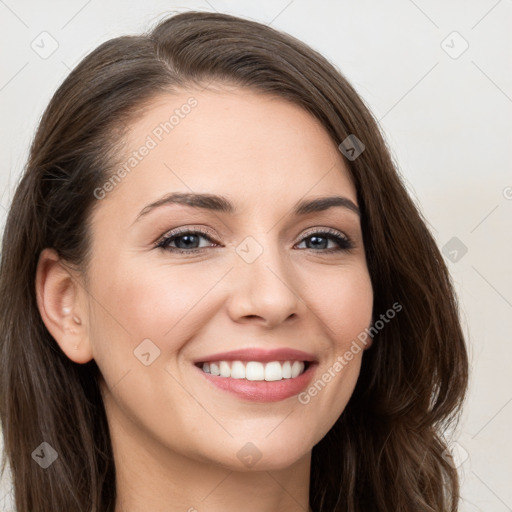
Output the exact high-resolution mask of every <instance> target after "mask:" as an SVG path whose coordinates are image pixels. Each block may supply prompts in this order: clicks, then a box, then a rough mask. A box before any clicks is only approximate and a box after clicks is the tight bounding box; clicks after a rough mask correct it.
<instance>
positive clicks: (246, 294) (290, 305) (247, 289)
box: [227, 242, 302, 328]
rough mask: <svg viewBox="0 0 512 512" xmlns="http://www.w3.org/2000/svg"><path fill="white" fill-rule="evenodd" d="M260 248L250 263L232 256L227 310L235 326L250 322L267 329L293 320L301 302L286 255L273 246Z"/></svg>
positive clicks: (295, 280) (236, 255) (238, 256)
mask: <svg viewBox="0 0 512 512" xmlns="http://www.w3.org/2000/svg"><path fill="white" fill-rule="evenodd" d="M262 248H263V252H262V253H261V254H260V255H259V256H258V257H257V258H256V259H255V260H254V261H252V262H251V263H249V262H248V261H247V260H245V259H244V258H243V257H242V256H240V255H239V254H235V255H234V260H235V264H234V267H235V268H234V269H233V271H232V272H230V289H229V299H228V301H227V309H228V314H229V316H230V317H231V319H232V320H233V321H235V322H237V323H247V322H249V323H250V322H253V323H257V324H260V325H262V326H264V327H268V328H270V327H274V326H276V325H279V324H280V323H282V322H284V321H291V320H292V319H293V318H296V317H297V316H298V315H299V314H300V308H301V305H302V301H301V299H300V297H299V296H298V294H297V292H296V288H297V279H296V277H295V278H294V275H293V268H292V267H291V266H290V265H289V264H287V263H286V254H284V253H283V252H282V251H280V250H279V248H278V247H277V243H275V242H273V243H272V244H271V243H270V242H269V243H265V244H262ZM240 254H242V253H240Z"/></svg>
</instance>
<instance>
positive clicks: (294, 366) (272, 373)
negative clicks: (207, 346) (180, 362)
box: [195, 360, 311, 381]
mask: <svg viewBox="0 0 512 512" xmlns="http://www.w3.org/2000/svg"><path fill="white" fill-rule="evenodd" d="M310 364H311V363H310V362H309V361H298V360H288V361H269V362H266V363H263V362H260V361H205V362H199V363H196V364H195V365H196V366H197V367H198V368H200V369H201V370H202V371H203V372H204V373H208V374H210V375H214V376H217V377H220V378H231V379H244V380H248V381H279V380H284V379H294V378H296V377H298V376H300V375H302V374H303V373H304V372H305V371H306V370H307V369H308V368H309V366H310Z"/></svg>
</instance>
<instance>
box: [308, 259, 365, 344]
mask: <svg viewBox="0 0 512 512" xmlns="http://www.w3.org/2000/svg"><path fill="white" fill-rule="evenodd" d="M314 282H315V286H314V287H309V286H308V287H306V288H305V289H308V290H309V294H308V295H309V296H308V297H306V303H308V304H311V305H314V307H315V308H316V311H315V313H317V318H318V319H319V320H320V322H321V324H322V327H323V328H324V332H325V334H326V337H327V339H329V340H330V342H331V344H332V345H334V346H335V347H336V349H337V350H336V351H337V352H339V351H344V350H346V346H347V345H350V343H351V341H352V340H353V339H354V338H357V335H358V334H360V333H361V332H362V331H364V329H365V328H367V327H368V326H369V325H370V322H371V319H372V308H373V290H372V284H371V280H370V276H369V274H368V271H367V269H366V266H363V265H351V266H346V267H343V268H341V269H340V270H339V271H337V272H336V273H333V274H331V275H329V274H324V275H323V276H322V275H319V274H317V275H316V276H315V281H314Z"/></svg>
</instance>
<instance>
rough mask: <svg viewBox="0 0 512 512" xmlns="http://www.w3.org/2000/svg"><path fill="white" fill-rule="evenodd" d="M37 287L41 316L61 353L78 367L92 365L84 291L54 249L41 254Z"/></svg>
mask: <svg viewBox="0 0 512 512" xmlns="http://www.w3.org/2000/svg"><path fill="white" fill-rule="evenodd" d="M35 285H36V298H37V306H38V308H39V312H40V314H41V317H42V319H43V322H44V324H45V325H46V328H47V329H48V331H49V332H50V334H51V335H52V336H53V338H54V339H55V341H56V342H57V343H58V344H59V346H60V348H61V350H62V351H63V352H64V353H65V354H66V355H67V356H68V357H69V359H71V360H72V361H74V362H75V363H80V364H83V363H87V362H89V361H90V360H91V359H92V357H93V354H92V347H91V343H90V340H89V336H88V332H89V329H88V316H87V314H86V313H87V305H86V301H85V300H84V299H83V295H84V294H83V291H82V290H83V288H82V287H81V284H80V282H79V277H78V276H76V275H74V273H72V270H71V269H69V268H67V267H66V266H65V265H64V262H63V261H62V260H61V259H60V258H59V255H58V254H57V252H56V251H55V250H54V249H44V250H43V251H41V254H40V255H39V261H38V264H37V271H36V283H35Z"/></svg>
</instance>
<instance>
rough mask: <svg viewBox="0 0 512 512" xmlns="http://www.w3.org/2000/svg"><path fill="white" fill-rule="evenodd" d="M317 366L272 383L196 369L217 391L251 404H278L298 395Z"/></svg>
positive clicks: (310, 366)
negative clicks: (224, 375)
mask: <svg viewBox="0 0 512 512" xmlns="http://www.w3.org/2000/svg"><path fill="white" fill-rule="evenodd" d="M316 366H317V364H316V363H310V364H309V367H308V369H307V370H306V371H305V372H304V373H301V374H300V375H299V376H298V377H295V378H292V379H282V380H274V381H266V380H247V379H232V378H231V377H219V376H217V375H212V374H211V373H205V372H203V370H201V368H198V367H197V366H195V368H197V370H198V371H199V372H201V373H202V374H203V376H204V377H205V378H206V379H207V380H208V381H209V382H211V383H212V384H213V385H215V386H217V387H218V388H219V389H222V390H224V391H228V392H230V393H233V394H235V395H237V396H238V397H240V398H243V399H244V400H249V401H251V402H279V401H280V400H285V399H286V398H290V397H291V396H294V395H298V394H299V393H300V392H301V391H303V390H304V389H305V388H306V387H307V386H308V384H309V383H310V381H311V379H312V377H313V372H314V371H315V368H316Z"/></svg>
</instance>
